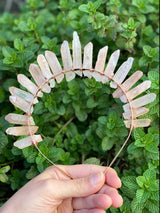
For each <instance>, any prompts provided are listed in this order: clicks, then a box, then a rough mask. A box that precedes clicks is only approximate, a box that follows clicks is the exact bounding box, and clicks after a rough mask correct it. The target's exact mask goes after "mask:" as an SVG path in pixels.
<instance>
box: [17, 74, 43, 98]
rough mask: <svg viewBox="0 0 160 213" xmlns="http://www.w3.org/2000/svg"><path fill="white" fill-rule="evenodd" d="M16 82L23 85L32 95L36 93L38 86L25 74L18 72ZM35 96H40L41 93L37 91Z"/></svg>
mask: <svg viewBox="0 0 160 213" xmlns="http://www.w3.org/2000/svg"><path fill="white" fill-rule="evenodd" d="M17 78H18V82H19V83H20V84H21V85H22V86H23V87H25V88H26V89H27V90H28V91H29V92H31V93H32V94H33V95H36V93H37V91H38V87H37V86H36V85H35V84H34V83H33V82H32V81H31V80H29V79H28V78H27V77H26V76H25V75H23V74H18V76H17ZM37 96H39V97H42V94H41V93H39V94H37Z"/></svg>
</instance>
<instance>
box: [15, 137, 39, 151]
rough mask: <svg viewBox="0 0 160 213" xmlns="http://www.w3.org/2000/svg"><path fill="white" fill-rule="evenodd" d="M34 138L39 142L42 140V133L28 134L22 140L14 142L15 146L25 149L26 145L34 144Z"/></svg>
mask: <svg viewBox="0 0 160 213" xmlns="http://www.w3.org/2000/svg"><path fill="white" fill-rule="evenodd" d="M33 140H34V141H35V142H36V143H38V142H41V141H42V137H41V135H32V136H28V137H26V138H23V139H21V140H18V141H16V142H14V146H16V147H17V148H19V149H23V148H25V147H28V146H31V145H32V144H33Z"/></svg>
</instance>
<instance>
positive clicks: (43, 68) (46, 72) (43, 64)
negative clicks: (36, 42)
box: [37, 54, 53, 79]
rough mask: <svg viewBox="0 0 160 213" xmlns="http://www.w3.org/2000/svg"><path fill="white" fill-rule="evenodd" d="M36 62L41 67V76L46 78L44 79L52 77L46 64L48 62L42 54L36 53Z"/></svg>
mask: <svg viewBox="0 0 160 213" xmlns="http://www.w3.org/2000/svg"><path fill="white" fill-rule="evenodd" d="M37 62H38V64H39V66H40V68H41V71H42V73H43V76H44V77H45V78H46V79H50V78H52V77H53V75H52V73H51V71H50V68H49V66H48V63H47V61H46V59H45V57H44V55H42V54H40V55H38V57H37Z"/></svg>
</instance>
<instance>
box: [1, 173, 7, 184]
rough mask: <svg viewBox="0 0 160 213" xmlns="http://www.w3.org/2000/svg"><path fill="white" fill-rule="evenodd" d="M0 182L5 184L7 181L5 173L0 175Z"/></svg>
mask: <svg viewBox="0 0 160 213" xmlns="http://www.w3.org/2000/svg"><path fill="white" fill-rule="evenodd" d="M0 181H1V182H2V183H5V182H7V181H8V177H7V175H6V174H5V173H2V174H0Z"/></svg>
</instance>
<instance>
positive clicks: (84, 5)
mask: <svg viewBox="0 0 160 213" xmlns="http://www.w3.org/2000/svg"><path fill="white" fill-rule="evenodd" d="M79 10H80V11H82V12H85V13H89V9H88V6H87V5H86V4H81V5H80V6H79Z"/></svg>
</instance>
